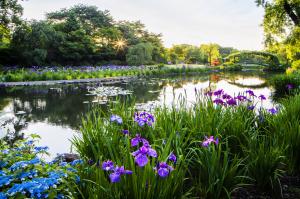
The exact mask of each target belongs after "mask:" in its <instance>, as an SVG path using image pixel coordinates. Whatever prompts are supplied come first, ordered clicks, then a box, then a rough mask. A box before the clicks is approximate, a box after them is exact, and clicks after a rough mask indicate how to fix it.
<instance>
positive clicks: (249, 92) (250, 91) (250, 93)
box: [246, 90, 256, 97]
mask: <svg viewBox="0 0 300 199" xmlns="http://www.w3.org/2000/svg"><path fill="white" fill-rule="evenodd" d="M246 93H248V94H249V95H250V96H254V97H256V95H255V94H254V92H253V90H246Z"/></svg>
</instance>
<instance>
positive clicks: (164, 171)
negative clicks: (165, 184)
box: [154, 162, 174, 178]
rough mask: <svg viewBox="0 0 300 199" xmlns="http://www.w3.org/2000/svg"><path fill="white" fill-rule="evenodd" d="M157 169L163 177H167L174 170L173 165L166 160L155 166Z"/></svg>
mask: <svg viewBox="0 0 300 199" xmlns="http://www.w3.org/2000/svg"><path fill="white" fill-rule="evenodd" d="M154 169H155V170H156V171H157V174H158V175H159V176H160V177H161V178H166V177H168V175H169V174H170V172H172V171H173V170H174V168H173V167H171V166H169V165H168V164H167V163H166V162H161V163H159V164H158V165H157V167H156V168H154Z"/></svg>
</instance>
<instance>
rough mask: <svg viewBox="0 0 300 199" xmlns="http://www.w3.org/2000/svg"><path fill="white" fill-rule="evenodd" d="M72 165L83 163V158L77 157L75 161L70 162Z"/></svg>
mask: <svg viewBox="0 0 300 199" xmlns="http://www.w3.org/2000/svg"><path fill="white" fill-rule="evenodd" d="M70 164H71V165H72V166H76V165H77V164H83V160H81V159H77V160H73V162H71V163H70Z"/></svg>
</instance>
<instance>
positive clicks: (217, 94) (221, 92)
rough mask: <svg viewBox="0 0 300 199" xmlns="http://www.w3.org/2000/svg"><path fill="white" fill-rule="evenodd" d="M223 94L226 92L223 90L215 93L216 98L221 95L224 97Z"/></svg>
mask: <svg viewBox="0 0 300 199" xmlns="http://www.w3.org/2000/svg"><path fill="white" fill-rule="evenodd" d="M223 93H224V90H223V89H220V90H216V91H215V92H214V96H220V95H222V94H223Z"/></svg>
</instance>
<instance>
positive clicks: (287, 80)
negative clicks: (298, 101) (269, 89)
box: [269, 73, 300, 97]
mask: <svg viewBox="0 0 300 199" xmlns="http://www.w3.org/2000/svg"><path fill="white" fill-rule="evenodd" d="M269 83H270V85H272V86H273V87H274V88H275V97H282V96H286V95H295V94H296V93H298V92H299V90H300V73H293V74H288V75H287V74H281V75H277V76H275V77H273V78H272V79H271V80H270V82H269Z"/></svg>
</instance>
